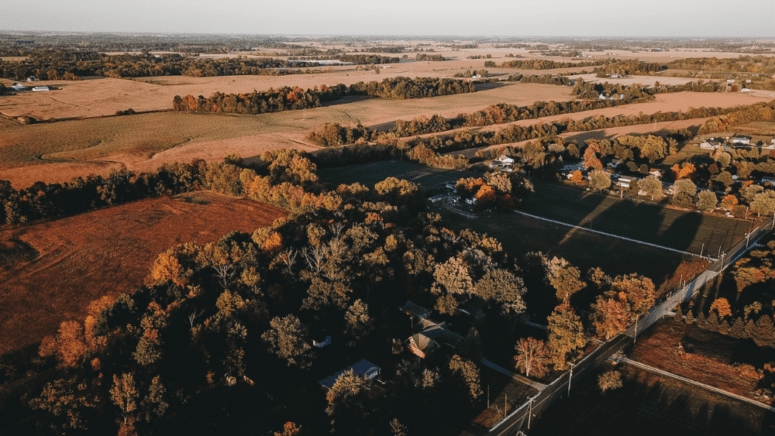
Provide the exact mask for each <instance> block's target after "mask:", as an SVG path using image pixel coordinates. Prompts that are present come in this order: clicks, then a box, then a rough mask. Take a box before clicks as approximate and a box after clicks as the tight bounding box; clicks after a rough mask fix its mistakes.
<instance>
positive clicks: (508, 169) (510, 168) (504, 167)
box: [501, 165, 514, 173]
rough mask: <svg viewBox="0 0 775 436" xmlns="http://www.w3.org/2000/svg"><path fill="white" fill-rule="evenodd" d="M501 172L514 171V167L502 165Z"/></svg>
mask: <svg viewBox="0 0 775 436" xmlns="http://www.w3.org/2000/svg"><path fill="white" fill-rule="evenodd" d="M501 172H504V173H511V172H514V167H512V166H511V165H504V166H502V167H501Z"/></svg>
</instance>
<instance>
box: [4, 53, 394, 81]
mask: <svg viewBox="0 0 775 436" xmlns="http://www.w3.org/2000/svg"><path fill="white" fill-rule="evenodd" d="M329 59H331V58H330V57H327V60H329ZM334 59H337V60H339V61H340V62H348V63H352V64H356V65H367V64H380V63H396V62H399V61H400V59H399V58H396V57H386V56H379V55H366V54H338V55H335V56H334ZM321 65H323V64H321V63H319V62H316V61H315V60H302V61H299V60H295V61H291V60H284V59H274V58H265V57H261V58H256V57H242V56H240V57H222V58H205V57H197V56H191V57H187V56H181V55H179V54H162V55H158V57H157V55H151V54H148V53H145V54H120V55H108V54H104V53H96V52H68V51H35V52H33V53H30V54H29V56H28V58H27V59H25V60H23V61H20V62H10V61H0V77H4V78H8V79H14V80H23V79H26V78H27V77H29V76H33V75H34V76H37V77H39V78H43V79H48V80H67V78H68V77H69V78H74V77H83V76H105V77H114V78H121V77H146V76H193V77H214V76H235V75H281V74H291V73H300V72H302V71H301V70H298V68H311V67H320V66H321ZM294 68H296V70H292V69H294ZM65 76H67V77H65Z"/></svg>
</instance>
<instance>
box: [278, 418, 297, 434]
mask: <svg viewBox="0 0 775 436" xmlns="http://www.w3.org/2000/svg"><path fill="white" fill-rule="evenodd" d="M301 429H302V427H301V426H299V425H296V424H295V423H293V422H290V421H288V422H286V423H285V425H283V431H282V432H281V433H278V432H274V436H302V434H303V433H302V431H301Z"/></svg>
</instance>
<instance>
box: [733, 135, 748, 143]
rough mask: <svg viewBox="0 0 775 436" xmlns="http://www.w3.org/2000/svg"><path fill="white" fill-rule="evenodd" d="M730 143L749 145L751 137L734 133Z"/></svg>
mask: <svg viewBox="0 0 775 436" xmlns="http://www.w3.org/2000/svg"><path fill="white" fill-rule="evenodd" d="M732 143H733V144H739V145H750V144H751V137H750V136H745V135H735V136H733V137H732Z"/></svg>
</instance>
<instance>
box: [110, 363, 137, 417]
mask: <svg viewBox="0 0 775 436" xmlns="http://www.w3.org/2000/svg"><path fill="white" fill-rule="evenodd" d="M110 399H111V400H112V401H113V404H115V405H116V406H118V408H119V409H121V414H122V415H123V417H124V423H127V422H128V421H129V419H130V418H131V416H132V415H133V412H135V411H136V410H137V405H138V404H137V403H138V392H137V387H136V386H135V379H134V376H133V375H132V374H131V373H130V374H126V373H125V374H121V377H119V376H118V375H113V386H112V387H111V388H110Z"/></svg>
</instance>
